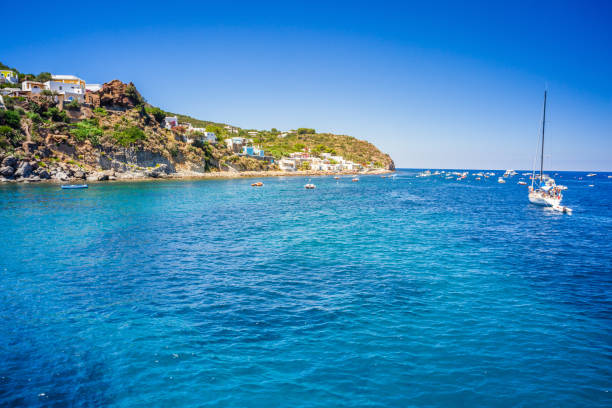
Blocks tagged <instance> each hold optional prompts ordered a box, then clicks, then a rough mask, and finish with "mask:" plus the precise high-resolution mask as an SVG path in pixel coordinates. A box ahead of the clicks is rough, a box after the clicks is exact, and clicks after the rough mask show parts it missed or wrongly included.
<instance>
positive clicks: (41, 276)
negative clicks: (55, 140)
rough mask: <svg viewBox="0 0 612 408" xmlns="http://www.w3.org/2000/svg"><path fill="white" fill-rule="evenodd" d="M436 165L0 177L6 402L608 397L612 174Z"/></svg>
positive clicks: (380, 403)
mask: <svg viewBox="0 0 612 408" xmlns="http://www.w3.org/2000/svg"><path fill="white" fill-rule="evenodd" d="M420 171H421V170H411V169H400V170H398V171H397V172H396V176H395V177H392V178H388V177H385V178H383V177H381V176H380V175H370V176H366V175H362V176H360V177H359V181H358V182H353V181H351V178H352V177H347V176H343V177H341V178H340V179H337V180H336V179H334V178H333V177H331V176H326V177H312V178H310V179H308V178H304V177H277V178H262V179H215V180H212V179H208V180H161V181H146V182H145V181H143V182H129V183H128V182H106V183H92V184H90V185H89V188H88V189H83V190H62V189H60V188H59V186H58V185H55V184H8V183H5V184H2V185H0V406H2V407H147V408H150V407H292V408H293V407H611V406H612V178H609V177H608V176H609V175H612V174H611V173H598V174H597V175H595V176H592V177H587V173H586V172H579V173H576V172H558V173H556V174H554V175H553V174H551V176H554V178H555V179H556V180H557V184H563V185H565V186H567V187H568V189H567V190H566V191H565V192H564V199H563V203H564V204H565V205H566V206H568V207H571V208H572V209H573V213H572V214H571V215H568V214H563V213H559V212H554V211H551V210H549V209H545V208H542V207H537V206H534V205H532V204H530V203H529V202H528V200H527V187H526V186H524V185H518V184H517V182H518V180H519V178H520V177H523V178H525V179H526V180H527V182H529V180H528V176H522V175H521V174H519V175H518V176H514V177H512V178H509V179H508V180H507V183H505V184H500V183H498V182H497V178H498V177H499V176H501V174H502V173H503V171H499V170H498V171H496V172H495V173H496V175H495V176H493V177H489V178H487V179H485V178H483V179H481V180H476V177H475V176H474V175H473V174H474V173H476V171H475V170H472V171H470V174H469V175H468V177H467V178H466V179H464V180H457V179H456V177H453V178H451V179H447V178H446V177H444V176H430V177H417V176H418V175H419V173H420ZM309 180H310V182H312V183H314V184H315V185H316V189H314V190H307V189H305V188H304V185H305V184H306V183H307V182H308V181H309ZM256 181H263V183H264V185H263V186H262V187H259V188H256V187H251V183H253V182H256Z"/></svg>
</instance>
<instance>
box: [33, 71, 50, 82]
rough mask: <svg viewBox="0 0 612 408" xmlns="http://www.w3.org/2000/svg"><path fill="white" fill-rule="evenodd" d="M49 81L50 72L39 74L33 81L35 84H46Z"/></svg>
mask: <svg viewBox="0 0 612 408" xmlns="http://www.w3.org/2000/svg"><path fill="white" fill-rule="evenodd" d="M50 80H51V73H50V72H41V73H40V74H38V75H36V78H35V81H37V82H47V81H50Z"/></svg>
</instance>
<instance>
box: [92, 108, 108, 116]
mask: <svg viewBox="0 0 612 408" xmlns="http://www.w3.org/2000/svg"><path fill="white" fill-rule="evenodd" d="M93 113H95V114H96V116H107V115H108V111H107V110H106V109H104V108H103V107H101V106H98V107H97V108H94V110H93Z"/></svg>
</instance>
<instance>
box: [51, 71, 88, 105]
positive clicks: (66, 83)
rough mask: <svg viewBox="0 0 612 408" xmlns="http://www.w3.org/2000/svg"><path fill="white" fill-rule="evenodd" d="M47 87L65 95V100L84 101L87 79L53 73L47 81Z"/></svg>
mask: <svg viewBox="0 0 612 408" xmlns="http://www.w3.org/2000/svg"><path fill="white" fill-rule="evenodd" d="M45 89H48V90H50V91H52V92H57V93H59V94H60V95H64V100H66V101H73V100H78V101H80V102H82V101H83V100H84V95H85V81H83V80H82V79H80V78H78V77H76V76H74V75H51V81H47V82H45Z"/></svg>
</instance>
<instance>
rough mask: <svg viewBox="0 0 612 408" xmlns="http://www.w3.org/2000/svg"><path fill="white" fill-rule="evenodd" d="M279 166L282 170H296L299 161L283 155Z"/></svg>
mask: <svg viewBox="0 0 612 408" xmlns="http://www.w3.org/2000/svg"><path fill="white" fill-rule="evenodd" d="M278 167H279V168H280V169H281V170H282V171H296V170H297V163H296V161H295V160H294V159H288V158H286V157H283V158H282V159H280V160H279V161H278Z"/></svg>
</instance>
